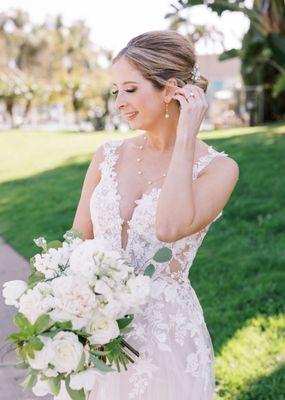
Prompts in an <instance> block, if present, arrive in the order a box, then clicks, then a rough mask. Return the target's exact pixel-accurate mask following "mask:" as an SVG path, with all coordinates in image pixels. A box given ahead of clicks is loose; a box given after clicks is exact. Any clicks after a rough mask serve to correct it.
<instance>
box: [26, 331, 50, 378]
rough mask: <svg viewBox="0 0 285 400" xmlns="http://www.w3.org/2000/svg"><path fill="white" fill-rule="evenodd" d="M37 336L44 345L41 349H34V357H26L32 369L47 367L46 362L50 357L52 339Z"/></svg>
mask: <svg viewBox="0 0 285 400" xmlns="http://www.w3.org/2000/svg"><path fill="white" fill-rule="evenodd" d="M38 338H39V339H40V340H41V342H42V343H43V344H44V346H43V348H42V349H41V350H39V351H35V358H31V357H28V362H29V364H30V366H31V367H32V368H33V369H40V370H43V369H48V364H49V362H50V360H51V359H52V348H51V343H52V340H51V338H48V337H45V336H42V335H40V336H38Z"/></svg>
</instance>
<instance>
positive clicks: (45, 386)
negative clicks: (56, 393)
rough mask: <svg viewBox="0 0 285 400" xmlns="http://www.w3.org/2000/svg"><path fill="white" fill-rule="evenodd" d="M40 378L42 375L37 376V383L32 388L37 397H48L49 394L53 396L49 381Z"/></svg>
mask: <svg viewBox="0 0 285 400" xmlns="http://www.w3.org/2000/svg"><path fill="white" fill-rule="evenodd" d="M40 377H41V375H38V376H37V382H36V384H35V385H34V386H33V388H32V390H33V392H34V394H35V396H38V397H42V396H46V395H47V394H52V390H51V387H50V383H49V381H48V380H44V381H42V380H41V379H40Z"/></svg>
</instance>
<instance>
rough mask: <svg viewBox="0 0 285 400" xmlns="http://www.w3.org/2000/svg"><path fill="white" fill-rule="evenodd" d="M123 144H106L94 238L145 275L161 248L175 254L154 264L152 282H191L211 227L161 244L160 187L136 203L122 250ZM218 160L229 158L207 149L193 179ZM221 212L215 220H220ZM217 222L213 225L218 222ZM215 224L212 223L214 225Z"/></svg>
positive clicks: (94, 205) (94, 203)
mask: <svg viewBox="0 0 285 400" xmlns="http://www.w3.org/2000/svg"><path fill="white" fill-rule="evenodd" d="M123 141H124V140H123V139H122V140H113V141H108V142H106V143H105V144H104V160H103V161H102V162H101V164H100V167H99V168H100V171H101V180H100V182H99V183H98V185H97V186H96V188H95V190H94V192H93V194H92V196H91V199H90V212H91V219H92V223H93V229H94V236H96V237H97V236H102V237H104V238H105V239H107V240H109V242H110V244H111V245H112V247H113V249H114V250H119V251H121V252H122V253H123V255H124V256H126V257H128V258H129V259H130V261H131V263H132V265H133V266H134V267H135V269H136V270H137V271H138V272H143V270H144V268H145V267H146V266H147V265H148V261H149V260H150V259H151V258H152V257H153V255H154V254H155V252H156V251H157V250H159V249H160V248H161V247H167V248H169V249H171V250H172V254H173V258H172V260H171V261H170V262H166V263H155V262H153V264H154V265H155V273H154V275H153V279H154V280H155V279H156V278H162V279H164V280H168V281H173V279H175V280H176V281H178V282H179V283H182V282H185V281H188V273H189V269H190V267H191V265H192V263H193V260H194V258H195V256H196V253H197V250H198V248H199V247H200V245H201V243H202V241H203V239H204V237H205V235H206V233H207V232H208V230H209V228H210V225H211V223H210V224H209V225H207V226H206V227H205V228H203V229H202V230H201V231H199V232H197V233H195V234H192V235H190V236H187V237H184V238H183V239H180V240H177V241H175V242H173V243H166V242H162V241H160V240H158V238H157V237H156V230H155V213H156V206H157V201H158V197H159V194H160V191H161V187H160V188H158V187H154V188H152V189H151V191H150V192H148V193H144V194H143V196H142V197H141V198H140V199H138V200H136V201H135V203H136V206H135V208H134V211H133V215H132V218H131V220H130V221H129V228H128V229H127V233H128V241H127V245H126V248H125V249H123V248H122V246H121V243H122V242H121V235H122V226H123V223H124V220H123V219H122V218H121V216H120V199H121V196H120V194H119V192H118V182H117V174H116V171H115V168H114V167H115V165H116V162H117V160H118V157H119V153H118V151H117V149H118V147H119V146H120V145H121V144H122V143H123ZM217 156H223V157H225V156H227V154H225V153H224V152H217V151H216V150H214V149H213V147H212V146H209V147H208V154H206V155H204V156H202V157H200V159H199V160H198V161H197V162H196V163H195V164H194V167H193V179H197V177H198V175H199V173H200V172H201V171H202V169H203V168H205V167H206V166H207V165H208V164H209V163H210V161H211V160H212V159H214V158H215V157H217ZM221 214H222V212H221V213H220V214H219V215H218V216H217V217H216V218H215V220H216V219H218V218H219V217H220V216H221ZM215 220H214V221H215ZM212 222H213V221H212Z"/></svg>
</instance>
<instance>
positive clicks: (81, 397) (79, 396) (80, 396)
mask: <svg viewBox="0 0 285 400" xmlns="http://www.w3.org/2000/svg"><path fill="white" fill-rule="evenodd" d="M65 387H66V390H67V393H68V394H69V396H70V397H71V398H72V400H85V394H84V390H83V389H80V390H73V389H71V387H70V376H68V377H67V378H66V380H65Z"/></svg>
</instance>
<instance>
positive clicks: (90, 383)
mask: <svg viewBox="0 0 285 400" xmlns="http://www.w3.org/2000/svg"><path fill="white" fill-rule="evenodd" d="M103 375H105V373H103V372H101V371H99V370H98V369H96V368H88V369H87V370H85V371H81V372H79V373H78V374H71V375H70V384H69V385H70V387H71V389H73V390H80V389H84V390H85V391H91V390H92V389H93V388H94V386H95V384H96V377H98V376H103Z"/></svg>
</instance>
